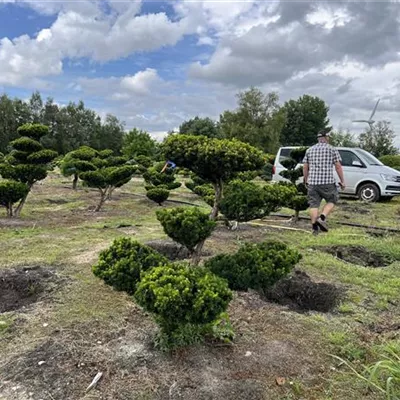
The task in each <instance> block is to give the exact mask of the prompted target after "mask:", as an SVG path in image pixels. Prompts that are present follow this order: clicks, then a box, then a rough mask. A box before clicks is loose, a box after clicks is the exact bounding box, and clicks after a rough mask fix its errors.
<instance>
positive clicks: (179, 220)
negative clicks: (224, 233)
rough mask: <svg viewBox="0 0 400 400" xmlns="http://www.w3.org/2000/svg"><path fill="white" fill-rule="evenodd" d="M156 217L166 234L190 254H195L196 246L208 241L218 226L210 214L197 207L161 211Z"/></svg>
mask: <svg viewBox="0 0 400 400" xmlns="http://www.w3.org/2000/svg"><path fill="white" fill-rule="evenodd" d="M156 215H157V219H158V220H159V221H160V223H161V225H162V227H163V229H164V232H165V233H166V234H167V235H168V236H169V237H170V238H171V239H173V240H175V241H176V242H178V243H180V244H182V245H183V246H185V247H186V248H187V249H188V250H189V251H190V252H194V250H195V247H196V245H197V244H199V243H200V242H202V241H204V240H206V239H207V238H208V237H209V236H210V235H211V233H212V231H213V230H214V228H215V226H216V223H215V221H212V220H210V219H209V216H208V214H205V213H203V212H201V211H200V210H199V209H198V208H195V207H192V208H183V207H177V208H172V209H165V210H159V211H157V213H156Z"/></svg>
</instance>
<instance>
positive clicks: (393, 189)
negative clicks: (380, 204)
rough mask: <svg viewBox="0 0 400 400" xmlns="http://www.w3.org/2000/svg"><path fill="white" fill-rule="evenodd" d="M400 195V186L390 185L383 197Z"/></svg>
mask: <svg viewBox="0 0 400 400" xmlns="http://www.w3.org/2000/svg"><path fill="white" fill-rule="evenodd" d="M396 195H400V185H388V186H386V187H385V191H384V192H383V193H382V196H396Z"/></svg>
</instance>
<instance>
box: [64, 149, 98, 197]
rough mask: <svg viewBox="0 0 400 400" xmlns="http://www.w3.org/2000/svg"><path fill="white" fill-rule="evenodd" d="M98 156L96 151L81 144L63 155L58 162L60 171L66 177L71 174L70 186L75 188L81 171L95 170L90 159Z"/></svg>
mask: <svg viewBox="0 0 400 400" xmlns="http://www.w3.org/2000/svg"><path fill="white" fill-rule="evenodd" d="M97 156H98V152H97V151H96V150H95V149H92V148H91V147H89V146H82V147H80V148H79V149H77V150H74V151H71V152H69V153H68V154H66V155H65V157H64V158H63V160H62V161H61V164H60V170H61V173H62V174H63V175H64V176H66V177H68V176H71V175H73V176H74V180H73V181H72V188H73V189H74V190H76V188H77V185H78V179H79V174H81V173H82V172H88V171H95V170H96V169H97V168H96V166H95V165H94V164H93V163H92V160H93V159H94V158H96V157H97Z"/></svg>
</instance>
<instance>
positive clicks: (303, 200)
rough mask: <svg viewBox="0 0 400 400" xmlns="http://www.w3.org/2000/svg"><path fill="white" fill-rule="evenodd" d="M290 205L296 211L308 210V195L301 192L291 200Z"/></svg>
mask: <svg viewBox="0 0 400 400" xmlns="http://www.w3.org/2000/svg"><path fill="white" fill-rule="evenodd" d="M288 207H289V208H291V209H292V210H294V211H296V213H298V212H300V211H304V210H307V209H308V199H307V196H305V195H303V194H300V193H299V194H297V195H296V196H294V197H293V198H292V199H291V200H290V201H289V203H288Z"/></svg>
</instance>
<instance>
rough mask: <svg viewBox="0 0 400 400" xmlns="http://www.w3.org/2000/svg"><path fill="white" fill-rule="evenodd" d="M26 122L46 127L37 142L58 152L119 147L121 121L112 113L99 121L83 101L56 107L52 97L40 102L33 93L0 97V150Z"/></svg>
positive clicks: (122, 135) (117, 150)
mask: <svg viewBox="0 0 400 400" xmlns="http://www.w3.org/2000/svg"><path fill="white" fill-rule="evenodd" d="M28 123H32V124H43V125H46V126H48V127H49V132H48V134H47V135H46V136H45V137H43V138H42V139H41V143H42V144H43V145H44V146H45V147H46V148H48V149H51V150H54V151H56V152H57V153H58V154H67V153H68V152H70V151H72V150H76V149H77V148H79V147H81V146H90V147H92V148H94V149H96V150H104V149H111V150H113V151H116V152H120V150H121V148H122V141H123V137H124V124H123V123H122V122H121V121H120V120H119V119H118V118H117V117H115V116H114V115H111V114H109V115H107V116H106V118H105V120H104V121H102V120H101V118H100V116H99V115H98V114H97V113H96V112H95V111H93V110H91V109H89V108H87V107H86V106H85V104H84V103H83V101H79V102H78V103H72V102H70V103H69V104H68V105H67V106H59V105H58V104H57V103H55V101H54V99H52V98H48V99H47V100H46V101H43V99H42V97H41V95H40V93H39V92H34V93H33V94H32V96H31V98H30V99H29V100H27V101H23V100H21V99H18V98H14V99H11V98H10V97H9V96H7V95H6V94H3V95H2V96H1V97H0V152H2V153H7V152H8V150H9V143H10V142H12V141H13V140H15V139H17V138H18V127H20V126H22V125H24V124H28Z"/></svg>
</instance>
